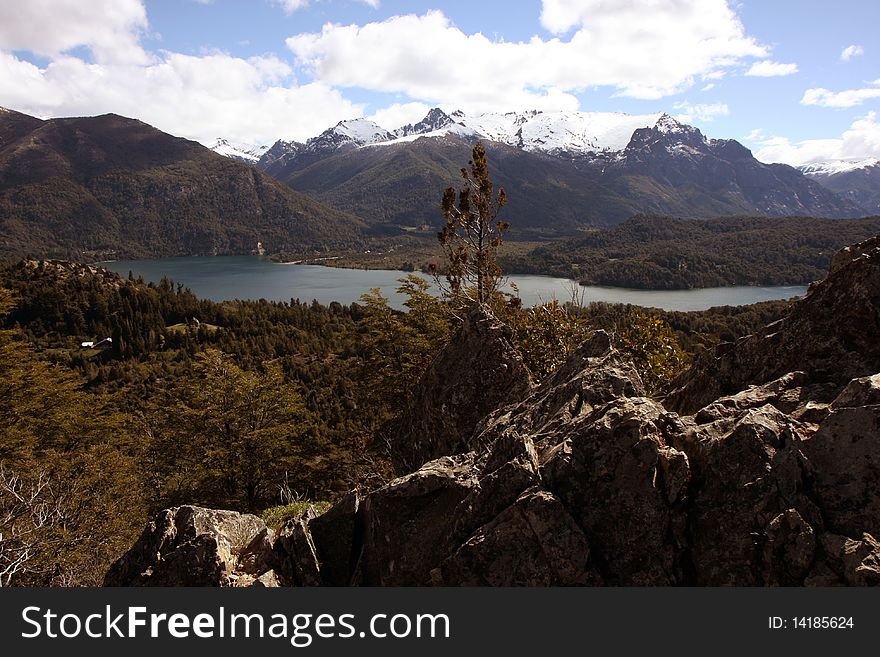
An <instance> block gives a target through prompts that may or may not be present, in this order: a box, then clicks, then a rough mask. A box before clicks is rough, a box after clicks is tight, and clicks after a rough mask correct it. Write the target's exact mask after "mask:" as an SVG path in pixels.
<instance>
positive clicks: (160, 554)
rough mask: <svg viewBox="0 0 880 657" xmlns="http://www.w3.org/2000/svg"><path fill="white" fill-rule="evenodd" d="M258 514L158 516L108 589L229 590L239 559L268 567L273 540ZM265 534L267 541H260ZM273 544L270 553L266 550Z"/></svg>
mask: <svg viewBox="0 0 880 657" xmlns="http://www.w3.org/2000/svg"><path fill="white" fill-rule="evenodd" d="M267 531H268V530H267V528H266V525H265V523H264V522H263V521H262V520H260V519H259V518H257V517H256V516H254V515H250V514H247V513H236V512H235V511H216V510H213V509H205V508H202V507H197V506H180V507H175V508H173V509H166V510H164V511H161V512H159V513H158V514H157V515H156V517H155V518H154V519H153V520H152V521H151V522H150V523H149V524H148V525H147V527H146V529H145V530H144V532H143V533H142V534H141V537H140V538H139V539H138V540H137V541H136V542H135V544H134V545H133V546H132V547H131V549H129V551H128V552H126V553H125V554H124V555H122V556H121V557H120V558H119V559H118V560H117V561H116V562H115V563H114V564H113V565H112V566H111V567H110V570H109V571H108V572H107V574H106V576H105V578H104V585H105V586H229V585H231V584H232V583H233V581H234V579H235V577H236V576H237V571H238V568H239V557H240V555H241V553H242V552H245V553H246V554H247V556H246V559H245V562H246V569H248V570H251V571H253V570H255V565H256V564H258V563H260V564H269V563H271V562H272V558H271V556H270V555H271V539H270V538H269V534H268V533H267ZM260 536H263V537H265V538H266V539H267V540H266V541H264V542H262V543H261V542H260V541H259V540H258V539H259V537H260ZM267 546H268V552H267Z"/></svg>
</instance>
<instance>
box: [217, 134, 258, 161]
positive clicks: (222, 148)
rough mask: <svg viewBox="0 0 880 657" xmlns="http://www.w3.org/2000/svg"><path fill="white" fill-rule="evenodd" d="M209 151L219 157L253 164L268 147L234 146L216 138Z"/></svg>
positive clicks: (227, 141) (234, 144)
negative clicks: (222, 156)
mask: <svg viewBox="0 0 880 657" xmlns="http://www.w3.org/2000/svg"><path fill="white" fill-rule="evenodd" d="M211 150H212V151H214V152H215V153H218V154H219V155H225V156H226V157H231V158H234V159H236V160H241V161H243V162H249V163H250V164H255V163H256V162H258V161H259V159H260V158H261V157H262V156H263V155H264V154H265V152H266V151H267V150H269V147H268V146H255V145H253V144H236V143H232V142H230V141H229V140H228V139H223V137H217V141H216V142H214V145H213V146H211Z"/></svg>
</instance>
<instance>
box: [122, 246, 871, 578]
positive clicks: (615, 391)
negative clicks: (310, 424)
mask: <svg viewBox="0 0 880 657" xmlns="http://www.w3.org/2000/svg"><path fill="white" fill-rule="evenodd" d="M857 251H858V249H853V250H851V253H853V254H857ZM862 251H863V252H862V253H861V254H860V255H856V257H855V258H854V259H851V260H850V262H848V263H844V264H841V265H840V266H839V268H838V269H837V270H836V271H835V272H834V273H833V274H832V275H831V276H830V277H829V279H828V280H827V281H826V282H824V283H822V284H820V285H818V286H816V287H815V288H814V289H813V291H812V292H811V294H810V295H809V297H808V298H807V299H805V300H804V301H802V302H801V303H800V304H798V305H797V307H795V308H794V309H793V310H792V312H791V314H790V315H789V316H788V317H787V318H786V319H785V320H784V321H783V322H782V324H781V325H778V326H776V327H775V328H774V329H771V330H772V331H774V333H773V334H771V335H769V336H767V335H765V336H758V337H754V338H750V339H747V340H745V341H742V342H740V343H738V344H737V345H735V346H733V347H731V348H729V349H728V351H726V352H724V353H722V354H721V355H720V356H718V355H717V354H716V356H715V359H716V360H715V361H706V362H703V363H700V364H698V366H697V368H696V369H695V371H694V372H691V374H690V375H689V378H686V379H685V380H684V382H682V384H681V387H680V389H679V391H678V393H677V394H676V395H674V396H673V397H672V398H671V400H672V402H673V403H675V404H677V405H678V406H679V407H684V408H689V409H691V410H689V411H687V413H688V414H686V415H679V414H677V413H675V412H672V411H671V410H669V408H668V407H664V406H663V405H661V404H660V403H659V402H657V401H655V400H651V399H648V398H646V397H645V391H644V387H643V385H642V382H641V381H640V380H639V377H638V374H637V373H636V371H635V370H634V369H633V367H632V366H631V365H630V364H629V363H627V362H626V361H625V360H624V359H623V358H622V357H621V355H620V354H619V353H618V352H617V351H615V349H614V347H613V344H612V341H611V340H610V339H609V336H607V335H605V334H604V333H601V332H598V333H596V334H595V335H594V336H593V337H592V338H591V339H590V340H588V341H587V342H585V343H584V344H583V345H582V346H581V347H580V348H579V349H578V351H577V352H576V353H575V354H573V355H572V357H571V358H570V359H569V360H568V361H567V362H566V363H564V364H563V365H562V366H561V367H560V368H559V369H558V370H557V371H556V372H555V373H554V374H553V375H552V376H551V377H549V378H548V379H547V380H545V382H544V383H542V384H541V385H540V386H538V387H536V388H530V387H527V386H523V387H521V388H519V390H520V393H519V394H520V398H519V401H516V402H515V403H511V404H508V405H506V406H503V407H500V408H490V409H489V411H487V413H486V416H485V417H484V418H482V420H479V419H478V418H476V417H475V416H468V417H467V418H466V419H465V420H462V422H461V424H460V425H451V426H452V429H451V430H449V433H447V434H442V433H435V434H430V435H434V436H440V437H442V438H443V439H442V440H440V439H436V440H432V441H429V442H426V443H425V444H424V445H422V446H419V445H416V447H417V448H418V449H424V450H425V451H423V452H418V451H413V452H412V454H414V455H415V454H418V455H420V456H421V455H425V456H427V455H429V454H430V453H431V450H443V451H446V455H443V456H440V458H436V459H435V460H432V461H429V462H427V463H425V464H424V465H421V467H419V468H418V469H417V470H415V472H411V473H410V474H407V475H405V476H403V477H400V478H398V479H395V480H394V481H392V482H390V483H389V484H387V485H385V486H383V487H382V488H379V489H378V490H375V491H372V492H370V493H368V494H366V495H364V496H360V495H359V494H357V493H353V494H351V495H349V496H346V497H345V498H343V499H342V500H340V502H338V503H337V505H336V506H335V507H334V508H333V509H331V510H330V511H329V512H328V513H327V514H325V515H324V516H316V515H315V514H314V512H309V513H307V514H306V515H304V516H303V517H301V518H299V519H297V520H294V521H291V522H289V523H288V524H287V525H286V526H285V527H284V528H283V529H282V530H281V532H280V533H279V538H278V539H277V540H276V541H275V542H274V547H273V548H272V550H271V551H269V550H268V549H267V545H268V542H267V537H268V536H269V534H267V533H261V531H264V530H260V529H259V527H255V531H254V536H255V538H253V539H250V546H251V547H248V548H247V549H246V550H245V551H244V553H243V554H246V556H240V557H238V560H237V565H236V566H235V568H248V569H249V570H250V573H249V576H250V579H247V578H245V579H244V581H247V582H249V583H251V584H253V585H260V584H261V583H262V584H263V585H266V584H267V583H268V584H271V583H272V581H279V582H281V583H282V584H288V585H340V584H352V585H362V586H377V585H384V586H387V585H393V586H420V585H443V586H459V585H464V586H474V585H491V586H514V585H515V586H582V585H624V586H629V585H637V586H652V585H663V586H668V585H690V586H768V585H769V586H836V585H859V586H861V585H878V584H880V542H878V540H877V538H876V537H877V536H880V459H878V458H877V454H878V453H880V373H878V372H880V360H878V353H880V352H878V350H880V347H878V345H877V344H876V343H875V342H872V340H875V336H876V335H878V333H880V331H878V329H880V322H878V315H877V307H878V305H877V303H876V300H877V295H878V292H880V278H878V273H877V270H878V268H880V267H878V263H880V259H878V255H877V251H876V250H875V249H868V250H864V249H863V250H862ZM821 303H825V304H837V305H834V306H832V307H829V308H821V307H819V305H820V304H821ZM856 320H860V321H861V324H859V325H858V327H857V329H858V330H856V329H853V328H852V327H850V326H848V325H847V323H848V322H852V321H856ZM859 330H860V331H862V332H863V334H862V335H858V332H859ZM481 331H482V333H481ZM500 331H501V329H500V328H498V327H497V326H496V324H495V323H494V322H493V321H492V320H491V318H489V317H488V316H486V315H485V314H484V315H482V316H479V315H477V314H475V315H474V316H473V317H472V318H471V319H470V320H469V328H467V329H466V330H463V331H462V332H460V333H459V334H458V335H457V336H456V337H455V338H454V339H453V341H452V343H450V345H449V346H448V347H447V350H446V351H445V352H444V353H445V356H446V357H447V358H448V359H449V362H448V363H447V364H444V365H443V367H444V368H445V369H440V365H439V364H440V363H442V358H438V362H437V363H435V364H434V366H432V368H435V366H436V369H434V371H430V370H429V371H428V372H426V374H425V378H424V380H423V381H422V384H421V385H420V392H419V393H418V394H419V395H421V397H420V399H421V400H422V401H421V402H419V404H416V405H414V406H413V407H412V408H411V409H410V418H411V421H412V426H418V427H429V425H430V423H431V422H438V420H437V419H436V418H437V414H438V413H439V412H440V411H441V410H443V406H442V404H443V403H445V404H452V403H461V402H462V401H464V402H465V403H466V402H468V401H469V400H470V397H469V396H468V395H467V394H466V393H467V389H466V388H465V387H464V386H470V388H469V390H470V394H471V395H478V394H481V392H482V391H483V389H484V388H485V385H484V383H485V381H487V380H495V379H491V378H487V377H490V376H492V373H491V372H489V368H490V363H495V364H496V365H495V366H496V367H498V366H499V364H502V363H509V362H510V361H507V360H504V359H500V358H495V359H485V360H483V361H481V362H480V364H479V365H474V367H478V366H479V367H483V368H484V369H483V370H482V372H483V376H482V378H481V377H467V376H464V375H457V376H453V375H452V374H451V371H452V364H453V363H456V362H458V363H461V361H460V360H459V361H456V360H455V358H454V357H453V355H456V356H457V357H458V358H465V357H466V352H465V351H464V350H465V349H467V350H471V353H472V354H473V353H480V349H481V346H482V347H485V345H484V344H483V343H482V342H481V341H482V340H489V341H490V342H491V341H495V342H494V344H495V345H496V346H495V347H493V348H495V349H500V347H498V344H499V342H498V335H497V334H498V333H499V332H500ZM810 331H813V332H814V335H811V334H810ZM502 335H503V333H502ZM820 341H824V342H825V343H824V344H820ZM501 344H503V342H502V343H501ZM464 345H467V347H465V346H464ZM501 352H502V353H503V354H505V357H507V356H506V354H507V352H506V351H505V350H504V349H501ZM745 354H748V355H749V356H750V357H753V358H761V359H763V360H762V361H754V362H753V361H749V360H745ZM472 358H473V356H472ZM834 358H836V359H837V362H838V365H839V368H838V369H834V368H832V367H831V359H834ZM725 359H726V360H725ZM467 362H469V363H473V362H474V361H473V360H471V361H467ZM712 362H716V365H719V367H720V370H717V371H716V376H718V377H719V382H718V383H717V384H713V383H712V380H711V376H710V375H711V372H712V370H711V369H710V368H709V365H710V364H711V363H712ZM793 365H795V366H797V367H791V366H793ZM459 367H462V366H461V365H459ZM788 367H790V368H791V369H785V368H788ZM872 367H874V368H875V369H874V370H873V371H871V370H870V368H872ZM749 368H750V369H749ZM780 370H782V372H781V374H779V375H776V376H774V373H776V372H779V371H780ZM441 372H450V374H449V376H450V380H451V382H452V384H453V385H455V386H460V387H459V388H457V389H456V393H455V394H456V395H457V396H455V397H453V396H452V395H451V393H448V391H445V390H444V387H443V386H444V381H443V379H442V377H441ZM853 372H857V375H856V376H855V377H851V378H849V379H846V378H845V377H847V376H850V374H851V373H853ZM749 382H754V383H757V384H759V385H749ZM520 385H522V384H520ZM699 385H703V386H711V385H715V387H714V388H711V389H710V390H709V392H705V391H703V390H700V389H699V387H698V386H699ZM728 388H732V390H730V393H729V394H726V395H723V396H722V395H721V394H717V392H718V390H720V389H728ZM432 390H433V391H434V392H435V394H436V395H437V397H438V398H439V399H440V400H442V401H436V402H435V403H433V404H431V403H428V398H429V396H430V393H431V391H432ZM704 398H705V399H706V401H705V402H701V401H700V400H701V399H704ZM499 403H501V402H494V405H496V406H497V405H498V404H499ZM488 406H493V404H488ZM471 423H473V424H471ZM456 426H460V427H463V428H455V427H456ZM414 435H418V434H414ZM422 435H427V434H422ZM416 460H417V459H416ZM185 508H190V509H191V507H182V509H185ZM200 511H201V512H205V510H200ZM189 513H190V515H192V513H193V512H189ZM206 513H210V512H206ZM217 513H227V512H217ZM224 517H225V516H224ZM186 518H187V516H186V515H185V514H182V513H181V512H180V511H179V510H172V511H166V512H163V514H160V516H159V517H158V518H157V520H156V521H155V522H154V523H153V524H152V525H151V527H149V528H148V530H147V531H146V532H145V534H144V536H143V537H142V538H141V540H140V541H139V543H138V544H136V545H135V547H134V548H132V550H131V551H130V552H129V554H128V555H126V556H125V557H123V558H122V559H120V561H119V562H118V563H117V564H116V565H115V566H114V568H113V570H111V572H110V573H108V576H107V582H108V583H111V584H112V583H116V584H165V583H174V584H181V583H183V584H188V583H208V584H220V585H223V584H225V583H227V582H228V581H231V579H232V576H231V575H229V574H228V573H229V572H230V571H229V567H228V566H227V565H224V564H227V563H228V560H227V561H224V559H225V558H226V557H225V554H226V553H227V552H228V551H229V550H228V548H225V547H224V546H226V545H227V544H230V541H229V539H224V538H223V537H224V536H226V535H227V534H228V533H229V532H228V530H227V529H225V527H226V526H227V525H226V522H227V521H226V520H223V521H221V520H222V519H217V520H215V519H211V518H212V517H211V516H209V517H208V518H207V519H206V520H205V521H202V522H201V524H198V523H196V522H195V521H190V520H187V519H186ZM196 524H198V526H199V527H202V528H205V532H206V533H199V532H201V531H202V530H201V529H199V530H198V531H196V530H194V529H190V528H189V527H190V526H195V525H196ZM224 549H225V550H226V551H227V552H224ZM270 566H271V569H269V570H265V572H260V571H263V570H264V569H267V568H269V567H270ZM266 573H271V575H267V574H266ZM258 580H262V581H258Z"/></svg>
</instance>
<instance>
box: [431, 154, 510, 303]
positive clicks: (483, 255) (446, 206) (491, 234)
mask: <svg viewBox="0 0 880 657" xmlns="http://www.w3.org/2000/svg"><path fill="white" fill-rule="evenodd" d="M468 166H469V168H470V170H468V169H467V168H463V169H462V170H461V176H462V178H463V179H464V186H463V187H462V188H461V189H460V190H458V192H456V190H455V188H454V187H449V188H447V189H446V191H445V192H443V201H442V204H441V207H442V209H443V218H444V219H445V224H444V226H443V229H442V230H441V231H440V233H438V235H437V237H438V239H439V240H440V246H441V248H442V249H443V254H444V256H445V257H446V271H445V277H446V283H447V284H446V285H445V286H444V285H442V284H441V282H440V280H439V273H438V272H436V271H435V278H437V283H438V285H439V286H440V287H441V289H443V291H444V293H445V294H446V295H447V296H448V297H449V298H450V299H451V300H452V301H453V303H454V304H460V303H462V302H464V301H466V300H468V299H474V300H476V301H478V302H479V303H486V302H487V301H489V300H490V299H491V298H492V295H493V294H494V293H495V292H496V291H497V289H498V286H499V283H500V281H501V268H500V267H499V266H498V263H497V262H496V260H495V253H496V251H497V250H498V247H499V246H501V242H502V238H503V236H504V233H505V232H506V231H507V229H508V228H509V227H510V226H509V224H507V223H506V222H503V221H498V214H499V213H500V211H501V208H503V207H504V205H505V203H506V202H507V197H506V195H505V193H504V189H503V188H499V189H498V193H497V194H495V192H494V187H493V185H492V181H491V179H490V178H489V160H488V157H487V156H486V149H485V148H484V147H483V144H482V143H479V142H478V143H477V144H476V145H475V146H474V149H473V154H472V159H471V161H470V162H469V163H468Z"/></svg>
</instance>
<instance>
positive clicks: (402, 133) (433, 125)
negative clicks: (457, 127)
mask: <svg viewBox="0 0 880 657" xmlns="http://www.w3.org/2000/svg"><path fill="white" fill-rule="evenodd" d="M462 116H463V115H462ZM453 123H455V121H453V120H452V119H451V118H450V117H449V115H448V114H447V113H446V112H444V111H443V110H442V109H440V108H439V107H435V108H433V109H432V110H430V111H429V112H428V113H427V114H426V115H425V118H423V119H422V120H421V121H419V122H418V123H416V124H415V125H413V124H412V123H408V124H407V125H405V126H403V127H402V128H398V129H397V130H395V131H394V135H395V136H396V137H409V136H410V135H424V134H428V133H429V132H435V131H437V130H442V129H443V128H446V127H448V126H450V125H452V124H453Z"/></svg>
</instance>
